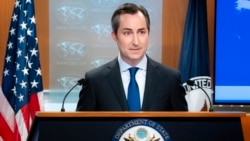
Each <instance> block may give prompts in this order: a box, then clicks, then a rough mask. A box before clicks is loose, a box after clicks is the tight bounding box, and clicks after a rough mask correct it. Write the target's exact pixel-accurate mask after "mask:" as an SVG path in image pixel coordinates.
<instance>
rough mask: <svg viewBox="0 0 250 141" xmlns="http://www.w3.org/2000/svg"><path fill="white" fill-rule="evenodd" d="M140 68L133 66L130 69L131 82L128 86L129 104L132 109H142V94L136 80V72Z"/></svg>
mask: <svg viewBox="0 0 250 141" xmlns="http://www.w3.org/2000/svg"><path fill="white" fill-rule="evenodd" d="M137 70H138V68H136V67H132V68H130V69H129V72H130V83H129V86H128V105H129V110H130V111H140V109H141V104H140V94H139V88H138V85H137V82H136V80H135V74H136V72H137Z"/></svg>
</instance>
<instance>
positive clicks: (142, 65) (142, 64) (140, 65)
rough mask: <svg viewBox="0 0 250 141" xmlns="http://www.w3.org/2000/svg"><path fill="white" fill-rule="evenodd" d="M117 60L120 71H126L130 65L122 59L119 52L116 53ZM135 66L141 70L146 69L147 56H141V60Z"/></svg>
mask: <svg viewBox="0 0 250 141" xmlns="http://www.w3.org/2000/svg"><path fill="white" fill-rule="evenodd" d="M118 62H119V65H120V71H121V72H124V71H127V70H128V69H129V68H131V67H132V66H130V65H129V64H127V63H126V62H125V61H123V60H122V58H121V56H120V54H119V55H118ZM135 67H138V68H139V69H141V70H145V71H146V70H147V57H146V55H144V56H143V58H142V60H141V61H140V62H139V63H138V64H137V65H136V66H135Z"/></svg>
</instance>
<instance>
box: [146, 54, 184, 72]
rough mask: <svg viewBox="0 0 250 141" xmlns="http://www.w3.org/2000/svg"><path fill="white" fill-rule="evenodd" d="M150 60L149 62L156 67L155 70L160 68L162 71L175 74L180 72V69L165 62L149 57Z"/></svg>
mask: <svg viewBox="0 0 250 141" xmlns="http://www.w3.org/2000/svg"><path fill="white" fill-rule="evenodd" d="M148 61H149V64H150V65H151V66H152V67H153V68H155V70H159V71H161V72H165V73H171V74H172V73H173V74H178V73H179V70H177V69H175V68H173V67H170V66H167V65H165V64H162V63H160V62H158V61H156V60H154V59H152V58H148Z"/></svg>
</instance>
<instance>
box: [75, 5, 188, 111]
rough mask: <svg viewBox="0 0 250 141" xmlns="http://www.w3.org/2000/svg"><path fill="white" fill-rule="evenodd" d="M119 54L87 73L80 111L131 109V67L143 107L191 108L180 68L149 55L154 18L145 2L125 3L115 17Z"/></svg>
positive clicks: (154, 108) (78, 106) (143, 109)
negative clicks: (158, 60)
mask: <svg viewBox="0 0 250 141" xmlns="http://www.w3.org/2000/svg"><path fill="white" fill-rule="evenodd" d="M111 23H112V30H113V31H112V33H111V35H112V38H113V39H114V41H115V42H116V43H117V46H118V48H119V54H118V57H116V58H115V59H114V60H112V61H110V62H109V63H107V64H104V65H103V66H100V67H99V68H96V69H93V70H91V71H89V72H87V73H86V74H85V79H86V85H84V86H83V88H82V90H81V92H80V96H79V101H78V104H77V109H76V110H77V111H131V108H130V105H131V104H130V105H129V103H128V97H129V96H128V95H129V94H128V93H129V90H128V87H129V85H130V84H129V83H130V72H129V69H130V68H131V67H136V68H137V69H138V70H137V72H136V75H135V79H136V83H137V87H138V91H139V94H138V95H139V109H140V110H141V111H187V103H186V100H185V94H186V93H185V90H184V88H183V87H182V84H181V79H180V74H179V72H178V71H177V70H175V69H172V68H169V67H167V66H164V65H162V64H160V63H158V62H156V61H154V60H152V59H151V58H150V57H149V56H147V55H146V51H147V48H148V39H149V32H150V19H149V15H148V12H147V10H146V9H145V8H144V7H143V6H137V5H135V4H133V3H125V4H122V5H121V6H119V7H118V8H117V9H116V11H115V12H114V13H113V16H112V18H111Z"/></svg>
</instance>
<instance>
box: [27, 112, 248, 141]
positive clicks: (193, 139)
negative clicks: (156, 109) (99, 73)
mask: <svg viewBox="0 0 250 141" xmlns="http://www.w3.org/2000/svg"><path fill="white" fill-rule="evenodd" d="M138 115H140V114H139V113H138ZM142 118H143V119H150V120H152V121H154V122H157V123H158V124H160V125H162V126H163V127H164V128H165V129H166V131H167V132H168V134H169V135H170V138H171V140H172V141H211V140H212V141H222V140H225V141H235V140H237V141H244V137H243V132H242V127H241V120H240V117H238V116H232V117H224V116H212V117H211V116H202V117H200V116H181V117H180V116H178V115H177V116H162V117H157V116H146V115H144V116H127V115H126V114H125V115H124V117H122V116H112V115H110V116H107V115H106V116H98V117H95V116H84V117H82V116H76V117H75V116H74V117H72V116H66V117H57V116H56V117H36V121H35V123H34V125H33V129H32V132H31V134H30V136H29V140H30V141H56V140H57V141H59V140H60V141H111V140H112V138H113V136H114V135H115V133H116V131H117V129H118V128H119V127H120V126H121V125H123V124H124V123H126V122H127V121H129V120H133V119H142Z"/></svg>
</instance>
